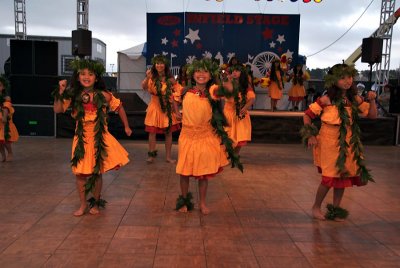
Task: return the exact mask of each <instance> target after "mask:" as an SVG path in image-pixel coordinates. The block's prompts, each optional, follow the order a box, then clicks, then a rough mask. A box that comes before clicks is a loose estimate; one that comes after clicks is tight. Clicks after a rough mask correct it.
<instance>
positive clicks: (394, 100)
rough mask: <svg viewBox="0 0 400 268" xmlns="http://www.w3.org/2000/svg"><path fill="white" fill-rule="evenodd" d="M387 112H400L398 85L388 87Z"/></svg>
mask: <svg viewBox="0 0 400 268" xmlns="http://www.w3.org/2000/svg"><path fill="white" fill-rule="evenodd" d="M389 113H392V114H400V86H397V87H392V88H391V89H390V102H389Z"/></svg>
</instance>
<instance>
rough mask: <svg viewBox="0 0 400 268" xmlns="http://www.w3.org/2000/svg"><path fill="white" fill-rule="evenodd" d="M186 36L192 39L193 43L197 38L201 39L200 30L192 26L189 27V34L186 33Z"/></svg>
mask: <svg viewBox="0 0 400 268" xmlns="http://www.w3.org/2000/svg"><path fill="white" fill-rule="evenodd" d="M185 38H187V39H190V42H192V44H193V43H194V41H196V40H201V39H200V37H199V30H196V31H193V30H192V29H191V28H189V34H188V35H186V36H185Z"/></svg>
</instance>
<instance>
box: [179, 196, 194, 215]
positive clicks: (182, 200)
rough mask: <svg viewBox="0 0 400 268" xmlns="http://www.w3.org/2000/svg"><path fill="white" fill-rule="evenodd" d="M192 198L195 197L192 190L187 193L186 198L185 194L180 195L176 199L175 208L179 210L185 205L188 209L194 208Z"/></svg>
mask: <svg viewBox="0 0 400 268" xmlns="http://www.w3.org/2000/svg"><path fill="white" fill-rule="evenodd" d="M192 199H193V195H192V193H191V192H188V193H187V194H186V198H185V197H183V195H179V197H178V198H177V199H176V206H175V210H179V209H181V208H182V207H184V206H186V208H187V210H188V211H191V210H193V208H194V204H193V202H192Z"/></svg>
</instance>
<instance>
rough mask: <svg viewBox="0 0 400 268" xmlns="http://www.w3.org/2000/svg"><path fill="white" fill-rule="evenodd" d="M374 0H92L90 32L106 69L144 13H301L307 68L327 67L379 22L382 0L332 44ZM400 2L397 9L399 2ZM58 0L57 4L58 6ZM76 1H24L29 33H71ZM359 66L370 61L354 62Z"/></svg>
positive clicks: (140, 32) (5, 13) (10, 15)
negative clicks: (104, 58) (305, 0)
mask: <svg viewBox="0 0 400 268" xmlns="http://www.w3.org/2000/svg"><path fill="white" fill-rule="evenodd" d="M371 1H372V0H351V1H350V0H322V2H321V3H315V2H314V1H312V2H310V3H307V4H306V3H303V1H302V0H299V1H297V2H294V3H293V2H291V1H289V0H284V1H282V0H274V1H272V2H269V1H266V0H260V1H254V0H224V1H222V2H217V1H215V0H209V1H206V0H113V1H109V0H90V1H89V30H91V31H92V36H93V37H94V38H97V39H100V40H102V41H103V42H105V43H106V45H107V70H108V71H111V65H112V64H114V66H113V70H114V71H116V68H117V52H118V51H121V50H125V49H128V48H130V47H133V46H136V45H138V44H141V43H143V42H145V41H146V12H149V13H153V12H157V13H158V12H184V11H186V12H219V13H221V12H226V13H259V14H260V13H261V14H300V42H299V54H301V55H306V56H308V57H307V66H308V67H309V68H325V67H329V66H331V65H333V64H335V63H338V62H340V61H341V60H342V59H346V58H347V57H348V56H350V54H351V53H352V52H353V51H354V50H355V49H356V48H357V47H358V46H360V45H361V43H362V39H363V38H366V37H369V36H370V35H371V34H372V33H373V32H374V31H375V30H376V29H377V28H378V26H379V21H380V10H381V1H382V0H373V1H372V4H371V6H370V7H369V8H368V10H367V11H366V12H365V14H364V15H363V16H362V17H361V19H360V20H359V21H358V22H357V23H356V24H355V25H354V27H353V28H352V29H351V30H350V31H349V32H348V33H347V34H346V35H345V36H344V37H343V38H341V39H340V40H339V41H337V42H336V43H335V44H333V45H332V46H330V47H329V48H327V49H326V50H324V51H322V52H320V53H318V54H316V55H314V56H310V55H311V54H314V53H316V52H318V51H319V50H321V49H323V48H324V47H326V46H329V45H330V44H331V43H333V42H334V41H335V40H336V39H338V38H339V37H340V36H341V35H342V34H344V33H345V32H346V31H347V30H348V29H349V28H350V27H351V25H352V24H353V23H354V22H356V21H357V19H358V18H359V16H360V15H361V14H362V13H363V12H364V10H365V9H366V8H367V6H368V5H369V4H370V3H371ZM399 2H400V1H397V3H396V9H397V8H399V6H400V3H399ZM55 3H57V4H55ZM76 11H77V10H76V0H68V1H66V0H62V1H60V0H57V1H54V0H26V21H27V34H28V37H29V35H44V36H47V35H48V36H71V31H72V30H74V29H76V27H77V23H76ZM14 27H15V23H14V1H13V0H0V34H15V28H14ZM399 66H400V22H398V23H397V24H396V25H395V26H394V29H393V40H392V53H391V61H390V69H396V68H399ZM356 67H357V68H358V69H359V70H365V69H369V67H368V65H367V64H365V63H361V61H360V60H359V61H358V62H357V63H356Z"/></svg>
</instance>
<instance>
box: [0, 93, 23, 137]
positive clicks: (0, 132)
mask: <svg viewBox="0 0 400 268" xmlns="http://www.w3.org/2000/svg"><path fill="white" fill-rule="evenodd" d="M6 109H7V110H8V118H9V121H8V125H9V128H10V132H9V135H10V138H9V139H7V140H6V139H5V124H4V123H3V112H2V111H3V110H6ZM14 112H15V110H14V107H13V106H12V104H11V101H10V100H5V101H4V102H3V103H2V104H1V111H0V143H6V142H7V143H12V142H16V141H18V139H19V134H18V130H17V127H16V126H15V124H14V122H13V120H12V118H13V115H14Z"/></svg>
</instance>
